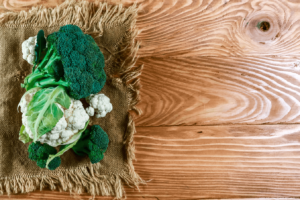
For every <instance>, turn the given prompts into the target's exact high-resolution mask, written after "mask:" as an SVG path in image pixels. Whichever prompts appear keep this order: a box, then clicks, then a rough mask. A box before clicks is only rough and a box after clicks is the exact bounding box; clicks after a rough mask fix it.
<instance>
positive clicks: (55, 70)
mask: <svg viewBox="0 0 300 200" xmlns="http://www.w3.org/2000/svg"><path fill="white" fill-rule="evenodd" d="M60 62H61V56H60V55H59V54H58V53H57V51H56V49H55V47H54V46H53V45H51V46H50V48H49V49H48V50H47V53H46V55H45V57H44V59H43V60H42V62H41V63H40V64H39V66H38V68H37V69H35V70H34V72H33V73H31V74H30V75H28V76H27V77H26V78H25V81H24V83H25V84H24V85H23V87H25V89H26V90H27V91H28V90H30V89H32V88H34V87H41V88H44V87H49V86H58V85H61V86H64V87H69V86H70V84H69V83H68V82H66V81H61V80H59V79H60V78H61V75H62V73H63V72H61V71H62V70H63V68H62V66H61V64H60Z"/></svg>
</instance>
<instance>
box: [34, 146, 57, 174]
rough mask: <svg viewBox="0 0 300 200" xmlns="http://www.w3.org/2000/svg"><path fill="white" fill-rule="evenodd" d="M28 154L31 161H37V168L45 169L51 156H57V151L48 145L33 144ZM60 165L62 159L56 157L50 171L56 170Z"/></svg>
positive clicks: (50, 164) (51, 163)
mask: <svg viewBox="0 0 300 200" xmlns="http://www.w3.org/2000/svg"><path fill="white" fill-rule="evenodd" d="M28 153H29V159H31V160H33V161H35V162H36V164H37V166H39V167H40V168H45V167H46V163H47V159H48V157H49V155H53V154H56V153H57V151H56V149H55V148H54V147H51V146H49V145H48V144H42V143H40V142H36V143H34V142H33V143H31V144H30V145H29V147H28ZM60 164H61V159H60V157H56V158H55V159H53V160H52V161H51V162H50V163H49V165H48V169H50V170H55V169H56V168H57V167H59V165H60Z"/></svg>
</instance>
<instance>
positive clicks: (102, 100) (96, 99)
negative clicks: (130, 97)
mask: <svg viewBox="0 0 300 200" xmlns="http://www.w3.org/2000/svg"><path fill="white" fill-rule="evenodd" d="M86 100H87V102H88V103H89V104H90V107H88V108H86V113H87V114H88V115H90V116H94V115H95V116H96V117H97V118H100V117H105V116H106V114H107V113H109V112H111V111H112V109H113V107H112V104H111V103H110V99H109V98H108V97H107V96H105V95H104V94H91V95H90V96H89V97H87V98H86Z"/></svg>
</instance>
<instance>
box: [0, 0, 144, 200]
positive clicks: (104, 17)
mask: <svg viewBox="0 0 300 200" xmlns="http://www.w3.org/2000/svg"><path fill="white" fill-rule="evenodd" d="M137 10H138V8H137V5H135V4H134V5H133V6H131V7H129V8H127V9H124V8H123V7H122V5H116V6H111V5H109V4H107V3H101V2H94V3H90V2H86V1H76V0H68V1H66V2H64V3H63V4H61V5H59V6H58V7H56V8H53V9H51V8H45V7H43V6H39V7H34V8H32V9H31V10H30V11H21V12H19V13H15V12H8V13H3V14H1V15H0V26H1V27H12V28H14V27H20V26H22V27H40V28H42V27H52V26H57V25H59V26H63V25H66V24H70V23H72V24H75V25H77V26H79V27H80V28H81V29H82V30H83V31H84V32H85V33H88V34H91V35H93V36H94V37H98V36H101V35H102V33H103V27H104V26H107V27H109V26H115V25H118V24H123V25H124V24H125V25H128V26H129V27H130V28H129V29H128V34H126V36H125V37H124V38H123V40H122V41H121V42H120V44H118V45H117V46H118V47H120V46H121V47H122V48H121V49H119V52H118V54H119V55H118V56H120V57H122V58H124V59H123V60H124V61H122V63H117V64H118V65H119V66H117V67H118V68H119V71H118V74H119V76H120V78H121V80H122V81H123V83H124V84H125V85H126V86H127V98H128V99H127V100H128V111H129V112H128V125H127V131H126V134H125V138H124V145H125V147H126V154H127V169H126V170H125V171H124V172H123V173H121V174H111V175H101V174H100V173H99V170H97V169H99V166H100V164H99V165H98V164H94V165H92V164H91V165H89V166H84V167H80V168H76V169H71V170H69V171H67V172H61V171H58V170H56V171H54V172H53V173H51V175H49V174H48V175H43V174H41V175H39V176H30V175H22V176H15V177H9V178H8V177H6V178H3V179H1V180H0V194H4V193H5V192H6V193H7V194H8V195H10V194H12V193H26V192H31V191H35V190H38V189H40V190H42V189H43V188H45V187H49V188H50V189H51V190H55V189H59V190H60V191H69V192H70V193H75V194H80V193H82V192H88V193H89V194H91V195H92V196H93V197H95V195H103V196H107V195H113V196H115V197H116V198H117V199H119V198H122V197H123V196H124V195H125V191H124V188H123V186H122V180H123V181H125V182H126V183H127V184H128V185H129V186H131V187H135V188H138V185H139V184H141V183H145V181H143V180H142V179H141V177H140V176H139V175H138V174H137V173H136V172H135V170H134V166H133V160H134V159H135V154H134V150H135V147H134V142H133V135H134V133H135V132H136V130H135V124H134V121H133V116H132V114H131V112H130V111H134V112H135V113H137V114H138V115H140V114H141V112H140V110H139V109H138V108H137V107H136V104H137V103H138V102H139V100H140V99H139V89H140V87H141V85H140V81H139V78H138V77H139V75H140V74H141V71H142V68H143V66H135V64H136V60H137V58H138V57H137V51H138V49H139V43H138V42H137V41H136V40H135V37H136V36H137V34H138V33H139V32H138V31H137V29H136V27H135V22H136V21H135V18H136V15H137ZM125 44H126V46H125ZM128 44H129V45H128ZM121 60H122V59H121Z"/></svg>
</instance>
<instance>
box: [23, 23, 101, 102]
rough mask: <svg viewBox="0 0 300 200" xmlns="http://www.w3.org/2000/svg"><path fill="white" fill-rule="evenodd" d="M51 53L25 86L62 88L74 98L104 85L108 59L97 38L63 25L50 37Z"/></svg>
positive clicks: (48, 51)
mask: <svg viewBox="0 0 300 200" xmlns="http://www.w3.org/2000/svg"><path fill="white" fill-rule="evenodd" d="M47 42H48V50H47V52H46V55H45V57H44V58H43V60H42V62H41V63H40V64H39V65H38V68H37V69H36V70H35V71H34V72H33V73H32V74H31V75H29V77H26V79H25V82H24V85H25V88H26V89H27V90H28V89H30V88H32V87H49V86H55V85H62V86H64V87H66V88H67V91H68V93H69V95H70V96H71V97H73V98H74V99H81V98H85V97H87V96H89V95H90V94H96V93H98V92H99V91H100V90H101V89H102V88H103V86H104V84H105V81H106V74H105V71H104V66H105V62H104V56H103V54H102V52H101V51H100V49H99V47H98V45H97V43H96V42H95V41H94V39H93V37H92V36H90V35H87V34H84V33H83V32H82V31H81V29H80V28H79V27H77V26H75V25H71V24H70V25H66V26H62V27H61V28H60V29H59V31H58V32H54V33H52V34H50V35H48V37H47Z"/></svg>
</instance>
